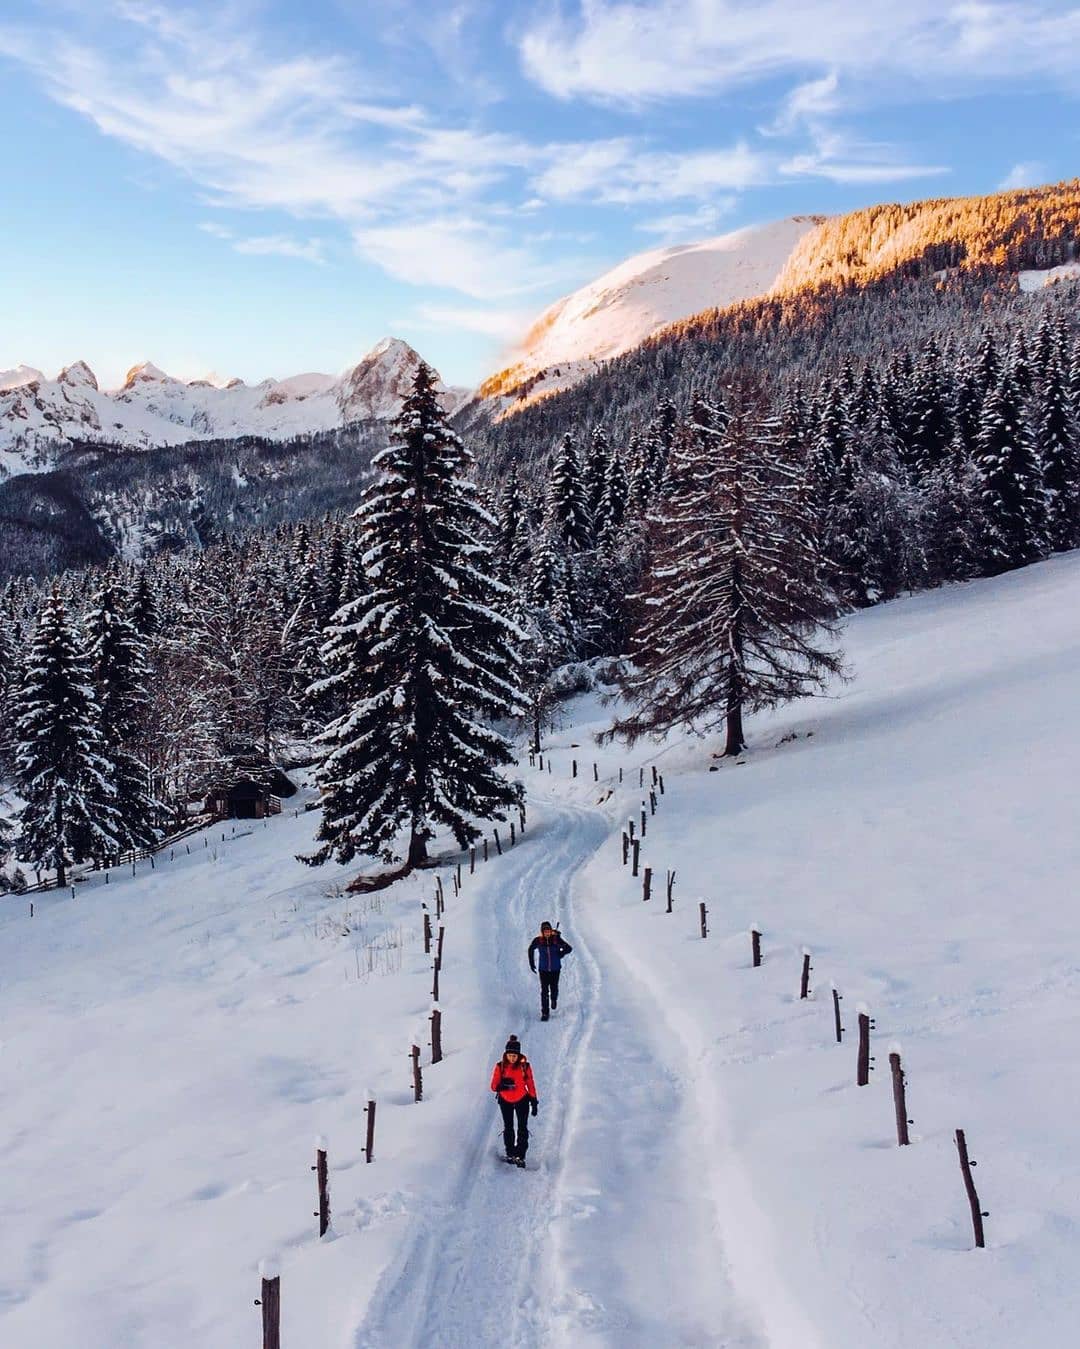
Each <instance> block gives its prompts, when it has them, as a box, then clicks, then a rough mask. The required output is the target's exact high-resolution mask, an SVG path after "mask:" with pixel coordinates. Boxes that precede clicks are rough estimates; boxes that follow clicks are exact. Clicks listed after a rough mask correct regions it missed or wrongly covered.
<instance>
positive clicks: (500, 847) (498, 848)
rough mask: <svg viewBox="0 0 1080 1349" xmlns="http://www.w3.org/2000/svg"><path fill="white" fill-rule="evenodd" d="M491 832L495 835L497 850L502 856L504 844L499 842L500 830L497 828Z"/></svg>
mask: <svg viewBox="0 0 1080 1349" xmlns="http://www.w3.org/2000/svg"><path fill="white" fill-rule="evenodd" d="M491 832H492V833H493V834H494V835H495V851H496V852H497V853H498V854H499V856H500V857H501V856H502V844H501V843H500V842H499V831H498V830H497V829H493V830H492V831H491Z"/></svg>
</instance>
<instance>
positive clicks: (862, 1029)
mask: <svg viewBox="0 0 1080 1349" xmlns="http://www.w3.org/2000/svg"><path fill="white" fill-rule="evenodd" d="M857 1011H858V1013H859V1057H858V1060H857V1063H856V1071H855V1084H856V1086H859V1087H865V1086H868V1085H869V1083H870V1065H871V1064H872V1063H873V1061H874V1059H873V1055H872V1054H871V1053H870V1027H871V1026H872V1025H873V1024H874V1023H873V1021H872V1020H871V1019H870V1009H869V1008H868V1007H867V1005H866V1004H865V1003H864V1002H860V1003H859V1006H858V1008H857Z"/></svg>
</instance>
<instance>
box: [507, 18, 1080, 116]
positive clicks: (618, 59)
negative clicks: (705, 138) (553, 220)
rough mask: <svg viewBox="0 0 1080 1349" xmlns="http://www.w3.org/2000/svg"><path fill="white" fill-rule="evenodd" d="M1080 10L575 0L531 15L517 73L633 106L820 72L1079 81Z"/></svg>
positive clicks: (938, 80)
mask: <svg viewBox="0 0 1080 1349" xmlns="http://www.w3.org/2000/svg"><path fill="white" fill-rule="evenodd" d="M1078 39H1080V10H1078V9H1076V8H1075V7H1074V6H1073V5H1071V4H1069V3H1057V2H1056V0H966V2H963V3H959V4H953V5H951V6H946V7H945V8H943V7H942V6H941V5H940V4H939V3H936V0H906V3H905V4H904V5H902V6H901V5H883V4H873V3H867V0H760V3H757V4H746V3H742V2H741V0H693V2H692V3H688V0H583V2H582V4H581V5H580V7H573V8H571V9H563V8H561V7H560V8H559V9H558V10H557V11H555V13H554V14H552V13H550V12H549V13H547V14H544V15H543V17H539V18H536V19H535V20H534V21H533V22H532V24H531V25H529V26H528V27H527V28H526V30H525V32H524V33H523V34H522V36H521V38H520V42H519V50H520V55H521V61H522V65H523V68H524V70H525V72H526V74H527V75H528V76H529V77H530V78H531V79H532V80H534V81H535V82H536V83H537V84H538V85H540V86H541V87H542V88H544V89H546V90H547V91H548V92H549V93H552V94H555V95H557V96H558V97H562V98H572V97H584V98H592V99H598V100H601V101H615V102H631V103H632V102H635V101H641V100H657V99H678V98H685V97H687V96H694V95H701V94H705V93H710V92H715V91H719V90H726V89H732V88H735V87H738V86H739V85H743V84H746V83H747V82H748V81H751V80H755V79H759V78H762V77H766V76H774V75H782V74H786V73H790V72H801V71H814V70H822V69H824V70H830V71H838V72H846V73H848V74H849V75H851V76H852V77H853V78H858V79H859V80H861V81H864V82H868V83H876V84H880V82H881V81H889V82H891V83H892V84H893V85H894V86H896V85H900V84H901V83H904V82H907V83H913V84H915V85H918V86H919V87H920V88H923V89H925V88H927V87H928V86H934V87H936V88H938V89H939V91H942V92H946V93H951V92H955V91H956V90H957V89H958V88H959V87H961V86H962V85H964V84H967V83H980V84H986V83H987V82H991V81H994V80H998V79H1002V78H1004V79H1023V78H1026V77H1028V76H1031V75H1042V76H1047V77H1050V78H1053V79H1056V80H1058V81H1060V82H1061V83H1063V84H1067V85H1068V86H1069V87H1071V88H1075V87H1077V85H1078V84H1080V72H1078V69H1077V64H1076V60H1075V51H1076V47H1077V42H1078Z"/></svg>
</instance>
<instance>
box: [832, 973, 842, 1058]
mask: <svg viewBox="0 0 1080 1349" xmlns="http://www.w3.org/2000/svg"><path fill="white" fill-rule="evenodd" d="M829 986H830V988H831V989H832V1006H833V1024H834V1026H835V1028H836V1043H837V1044H838V1045H840V1044H843V1043H844V1028H843V1026H842V1025H841V1024H840V998H841V997H842V996H843V995H842V994H841V993H840V992H839V990H838V989H837V987H836V985H835V984H834V983H831V982H830V985H829Z"/></svg>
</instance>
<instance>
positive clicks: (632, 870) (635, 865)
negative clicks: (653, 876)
mask: <svg viewBox="0 0 1080 1349" xmlns="http://www.w3.org/2000/svg"><path fill="white" fill-rule="evenodd" d="M632 846H633V850H634V860H633V864H632V865H631V867H630V875H631V876H636V875H637V874H638V859H639V858H640V857H641V844H640V843H639V842H638V841H637V839H634V842H633V845H632Z"/></svg>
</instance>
